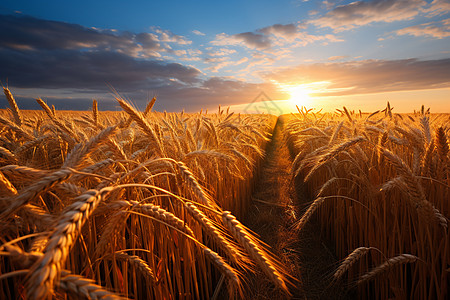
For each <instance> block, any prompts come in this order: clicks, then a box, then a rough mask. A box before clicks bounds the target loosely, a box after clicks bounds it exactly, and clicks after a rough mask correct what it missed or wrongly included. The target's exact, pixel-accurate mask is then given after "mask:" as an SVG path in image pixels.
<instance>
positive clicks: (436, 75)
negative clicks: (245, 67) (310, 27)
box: [264, 58, 450, 96]
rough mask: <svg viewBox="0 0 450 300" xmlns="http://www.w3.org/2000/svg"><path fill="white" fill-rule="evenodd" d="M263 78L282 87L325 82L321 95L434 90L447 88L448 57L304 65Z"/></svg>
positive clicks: (448, 77) (449, 64)
mask: <svg viewBox="0 0 450 300" xmlns="http://www.w3.org/2000/svg"><path fill="white" fill-rule="evenodd" d="M264 76H265V78H267V79H271V80H275V81H277V82H279V83H283V84H294V85H295V84H302V83H311V82H329V83H330V84H329V85H328V91H327V93H322V94H320V93H319V94H317V95H321V96H324V95H333V96H335V95H351V94H367V93H380V92H391V91H404V90H421V89H435V88H443V87H450V58H447V59H440V60H426V61H421V60H417V59H404V60H390V61H389V60H365V61H354V62H342V63H321V64H308V65H299V66H296V67H293V68H289V69H283V70H278V71H276V72H272V73H266V74H265V75H264Z"/></svg>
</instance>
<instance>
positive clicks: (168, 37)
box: [152, 27, 192, 45]
mask: <svg viewBox="0 0 450 300" xmlns="http://www.w3.org/2000/svg"><path fill="white" fill-rule="evenodd" d="M152 29H153V30H154V31H155V32H156V33H157V34H158V36H159V40H160V41H161V42H166V43H176V44H179V45H190V44H192V41H190V40H188V39H186V38H185V37H184V36H181V35H176V34H174V33H173V32H171V31H170V30H163V29H161V28H159V27H152Z"/></svg>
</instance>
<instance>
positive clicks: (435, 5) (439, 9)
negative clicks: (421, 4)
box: [424, 0, 450, 17]
mask: <svg viewBox="0 0 450 300" xmlns="http://www.w3.org/2000/svg"><path fill="white" fill-rule="evenodd" d="M424 11H425V12H427V13H428V16H429V17H434V16H440V15H444V14H446V13H448V12H450V1H448V0H434V1H433V2H431V4H430V7H429V8H427V9H425V10H424Z"/></svg>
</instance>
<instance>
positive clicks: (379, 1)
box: [311, 0, 427, 32]
mask: <svg viewBox="0 0 450 300" xmlns="http://www.w3.org/2000/svg"><path fill="white" fill-rule="evenodd" d="M425 5H427V2H425V1H423V0H372V1H367V2H366V1H356V2H352V3H350V4H347V5H341V6H337V7H336V8H334V9H333V10H331V11H330V12H328V13H327V14H326V15H325V16H323V17H321V18H318V19H315V20H312V21H311V23H312V24H314V25H316V26H318V27H330V28H332V29H333V30H334V31H336V32H339V31H343V30H349V29H353V28H355V27H359V26H364V25H367V24H370V23H374V22H394V21H402V20H410V19H413V18H414V17H415V16H417V15H418V14H419V13H420V12H421V10H422V9H423V7H424V6H425Z"/></svg>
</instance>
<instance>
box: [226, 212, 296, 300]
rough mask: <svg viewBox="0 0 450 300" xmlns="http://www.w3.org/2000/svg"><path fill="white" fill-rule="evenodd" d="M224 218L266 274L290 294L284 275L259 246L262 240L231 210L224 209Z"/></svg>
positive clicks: (235, 236) (227, 225) (237, 238)
mask: <svg viewBox="0 0 450 300" xmlns="http://www.w3.org/2000/svg"><path fill="white" fill-rule="evenodd" d="M222 220H223V222H224V224H225V225H226V227H227V228H228V229H229V230H230V232H231V233H232V235H233V237H234V238H235V239H236V240H237V241H239V243H240V244H241V245H242V246H243V247H244V248H245V249H246V250H247V252H248V254H249V255H250V257H251V258H252V259H254V260H255V261H256V263H257V264H258V265H259V266H260V267H261V269H262V270H263V272H264V273H265V274H266V276H267V277H269V278H270V279H271V280H272V282H273V283H274V284H275V285H276V286H277V287H278V288H280V289H281V290H283V291H284V292H285V293H287V294H289V290H288V288H287V286H286V283H285V281H284V279H283V278H284V276H283V275H282V274H281V273H280V272H279V271H278V270H277V268H276V267H275V265H274V264H273V263H272V260H271V259H270V257H269V255H268V254H267V253H266V252H265V251H264V250H263V249H261V248H260V247H259V245H258V243H260V242H258V241H257V240H256V238H255V237H253V236H252V235H251V234H250V233H249V232H248V231H247V230H246V229H245V227H244V226H243V225H242V224H241V222H239V221H238V220H237V219H236V217H235V216H233V215H232V214H231V212H229V211H224V212H223V213H222Z"/></svg>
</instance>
